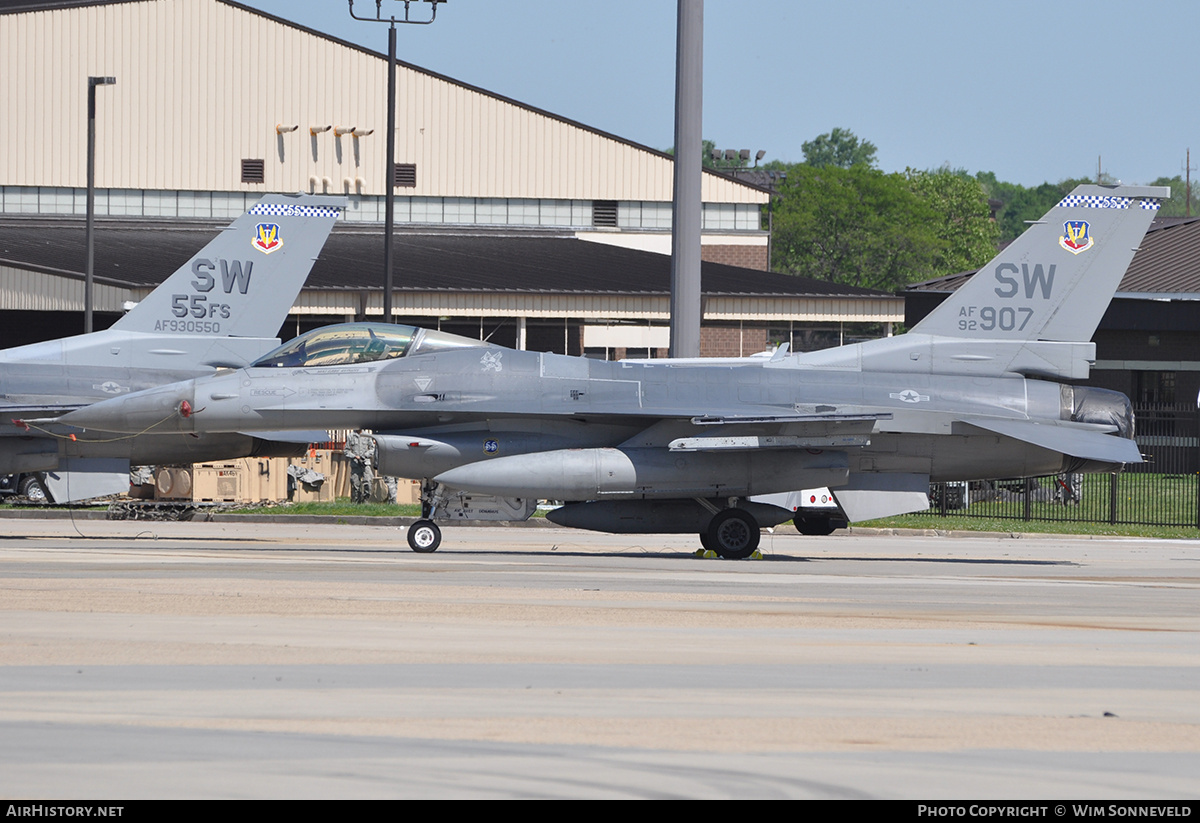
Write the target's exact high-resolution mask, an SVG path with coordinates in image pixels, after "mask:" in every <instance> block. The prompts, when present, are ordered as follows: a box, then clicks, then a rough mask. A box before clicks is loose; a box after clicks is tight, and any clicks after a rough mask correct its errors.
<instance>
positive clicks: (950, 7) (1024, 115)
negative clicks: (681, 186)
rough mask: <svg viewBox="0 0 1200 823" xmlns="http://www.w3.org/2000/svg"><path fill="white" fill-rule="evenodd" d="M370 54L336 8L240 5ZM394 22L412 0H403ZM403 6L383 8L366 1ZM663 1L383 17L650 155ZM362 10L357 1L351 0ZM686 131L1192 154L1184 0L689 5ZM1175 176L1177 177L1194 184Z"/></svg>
mask: <svg viewBox="0 0 1200 823" xmlns="http://www.w3.org/2000/svg"><path fill="white" fill-rule="evenodd" d="M241 2H244V3H245V4H246V5H249V6H253V7H255V8H259V9H262V10H263V11H266V12H269V13H271V14H274V15H277V16H279V17H283V18H285V19H288V20H293V21H295V22H297V23H300V24H301V25H305V26H308V27H311V28H314V29H319V30H321V31H324V32H327V33H329V34H331V35H333V36H335V37H339V38H342V39H345V40H350V41H353V42H356V43H359V44H361V45H363V46H366V47H368V48H372V49H375V50H378V51H380V52H386V50H387V29H386V26H383V25H379V24H372V23H362V22H357V21H354V20H352V19H351V18H350V15H349V12H348V5H347V2H346V0H241ZM412 5H413V14H414V16H423V15H426V14H427V9H428V5H427V4H425V3H419V2H413V4H412ZM402 7H403V4H402V3H400V2H397V1H396V0H384V10H385V12H386V11H388V10H389V9H396V10H399V9H401V8H402ZM675 8H676V4H675V2H674V0H604V2H580V0H503V1H502V0H449V2H448V3H446V4H444V5H441V6H439V10H438V18H437V21H436V22H435V23H434V24H433V25H431V26H403V27H400V28H399V29H398V56H399V57H400V59H402V60H406V61H408V62H411V63H415V64H416V65H419V66H422V67H425V68H427V69H430V70H432V71H436V72H439V73H441V74H445V75H448V76H450V77H453V78H455V79H457V80H461V81H463V82H466V83H470V84H472V85H476V86H480V87H482V88H485V89H488V90H490V91H493V92H496V93H498V94H502V95H505V96H507V97H511V98H514V99H516V100H520V101H522V102H524V103H528V104H530V105H533V106H536V107H538V108H542V109H546V110H548V111H551V112H554V113H556V114H559V115H562V116H564V117H568V118H570V119H572V120H577V121H579V122H581V123H584V124H586V125H589V126H592V127H594V128H598V129H601V130H604V131H607V132H612V133H614V134H618V135H620V136H622V137H625V138H627V139H630V140H634V141H637V142H639V143H644V144H646V145H649V146H652V147H654V148H660V149H665V148H667V147H669V146H670V145H671V142H672V137H673V108H674V85H675V75H674V59H675ZM355 10H356V12H357V13H359V14H360V15H366V14H370V15H373V14H374V11H375V3H374V0H356V2H355ZM704 28H705V41H704V136H705V137H706V138H707V139H711V140H713V141H715V142H716V144H717V146H718V147H720V148H734V149H742V148H746V149H750V150H751V151H757V150H758V149H765V150H766V152H767V157H768V158H777V159H781V160H787V161H798V160H802V159H803V152H802V151H801V144H802V143H804V142H805V141H806V140H810V139H812V138H813V137H815V136H817V135H818V134H821V133H824V132H828V131H829V130H831V129H832V128H834V127H835V126H840V127H843V128H849V129H850V130H852V131H853V132H855V133H856V134H857V135H859V136H860V137H862V138H865V139H868V140H870V141H872V142H873V143H875V145H876V146H877V147H878V149H879V154H878V159H879V165H880V167H881V168H883V169H884V170H885V171H902V170H903V169H904V168H905V167H907V166H912V167H915V168H934V167H938V166H942V165H944V164H949V165H950V166H953V167H956V168H957V167H964V168H966V169H968V170H969V171H972V172H975V171H980V170H987V171H994V172H995V173H996V175H997V176H998V177H999V178H1000V179H1002V180H1008V181H1011V182H1015V183H1021V184H1024V185H1037V184H1039V183H1041V182H1044V181H1047V180H1049V181H1057V180H1060V179H1062V178H1065V177H1085V176H1092V175H1094V174H1095V173H1096V167H1097V160H1098V159H1099V160H1100V161H1101V162H1102V167H1103V169H1104V171H1105V172H1107V173H1109V174H1111V175H1113V176H1115V177H1116V178H1118V179H1120V180H1122V181H1123V182H1126V183H1148V182H1150V181H1151V180H1153V179H1154V178H1156V177H1159V176H1160V175H1165V176H1173V175H1176V174H1182V173H1183V166H1184V153H1185V151H1186V150H1187V149H1188V147H1189V146H1190V147H1191V148H1193V149H1195V151H1194V153H1193V157H1192V165H1193V166H1200V107H1198V106H1197V103H1196V100H1195V85H1194V84H1195V77H1196V72H1195V68H1196V65H1197V60H1196V42H1197V34H1198V32H1200V2H1196V0H1158V2H1155V3H1137V2H1133V1H1132V0H1037V1H1036V2H1035V1H1034V0H1005V2H979V1H978V0H923V2H917V1H916V0H914V1H913V2H907V1H906V0H891V1H890V2H884V1H883V0H838V2H821V3H814V2H799V1H798V0H737V2H735V0H706V2H705V9H704ZM1197 174H1200V173H1197V172H1193V176H1194V177H1195V176H1197Z"/></svg>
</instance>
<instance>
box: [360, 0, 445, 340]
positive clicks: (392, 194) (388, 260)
mask: <svg viewBox="0 0 1200 823" xmlns="http://www.w3.org/2000/svg"><path fill="white" fill-rule="evenodd" d="M396 1H397V2H402V3H404V18H403V19H397V18H396V16H395V15H391V16H389V17H384V16H383V0H375V16H374V17H359V16H358V15H357V14H355V13H354V0H347V2H348V3H349V4H350V16H351V17H353V18H354V19H355V20H364V21H366V22H368V23H387V24H388V89H387V97H388V99H387V113H388V124H387V179H386V180H385V181H384V184H383V186H384V188H383V190H384V216H383V234H384V238H383V321H384V322H385V323H390V322H392V230H393V229H394V227H395V225H396V24H397V23H410V24H414V25H420V26H427V25H429V24H430V23H432V22H433V21H434V20H436V19H437V7H438V3H445V2H446V0H424V2H426V3H428V4H429V5H430V6H431V10H430V11H431V13H430V15H429V19H428V20H412V19H410V17H409V6H411V5H412V3H413V0H396Z"/></svg>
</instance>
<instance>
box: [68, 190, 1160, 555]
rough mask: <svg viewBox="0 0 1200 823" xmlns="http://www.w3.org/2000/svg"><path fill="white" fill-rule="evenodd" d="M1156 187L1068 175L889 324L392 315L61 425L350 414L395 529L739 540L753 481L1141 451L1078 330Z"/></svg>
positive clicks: (343, 419) (852, 484)
mask: <svg viewBox="0 0 1200 823" xmlns="http://www.w3.org/2000/svg"><path fill="white" fill-rule="evenodd" d="M1169 194H1170V192H1169V190H1168V189H1166V188H1161V187H1153V188H1152V187H1100V186H1081V187H1079V188H1078V189H1076V190H1075V191H1074V192H1072V193H1071V195H1069V196H1068V197H1066V198H1065V199H1064V200H1063V201H1062V202H1060V203H1059V204H1058V205H1056V206H1055V207H1054V208H1053V209H1051V210H1050V212H1049V213H1048V214H1047V215H1046V216H1045V217H1044V218H1043V219H1042V220H1041V221H1039V222H1037V223H1036V224H1034V225H1033V226H1032V227H1031V228H1030V229H1029V230H1028V231H1026V232H1025V234H1024V235H1022V236H1021V237H1020V238H1019V239H1018V240H1017V241H1016V242H1014V243H1013V244H1011V245H1010V246H1009V247H1008V248H1007V249H1005V250H1004V251H1003V252H1002V253H1001V254H1000V255H999V256H997V257H996V258H995V259H994V260H993V261H992V262H991V263H989V264H988V265H987V266H985V267H984V268H983V269H981V270H980V272H979V273H978V274H977V275H976V276H975V277H973V278H972V279H971V281H970V282H968V283H967V284H966V285H964V286H963V287H962V288H961V289H959V290H958V292H956V293H955V294H954V295H953V296H951V297H950V298H949V299H948V300H946V301H945V302H944V303H943V304H942V305H941V306H939V307H938V308H937V309H936V310H935V311H934V312H932V313H931V314H930V315H929V316H928V317H926V318H925V319H924V320H922V321H921V322H920V323H918V324H917V325H916V326H915V327H914V328H913V329H912V330H911V331H910V332H909V333H908V334H904V335H900V336H896V337H891V338H885V339H880V340H872V341H868V342H865V343H859V344H855V345H849V346H842V347H838V348H834V349H827V350H824V351H818V352H812V353H805V354H799V353H796V354H792V353H787V352H786V351H780V352H777V353H776V354H775V356H773V357H769V358H747V359H745V360H736V361H721V362H719V363H717V364H707V363H705V362H704V361H703V360H689V361H679V360H676V361H672V360H662V361H640V362H633V361H625V362H615V363H613V362H604V361H596V360H589V359H585V358H580V357H566V356H562V355H554V354H540V353H536V352H528V351H515V350H512V349H506V348H500V347H497V346H491V345H487V344H485V343H482V342H479V341H475V340H468V339H465V338H459V337H453V336H451V335H446V334H441V333H439V332H435V331H428V330H422V329H417V328H413V327H403V326H370V325H348V326H335V327H330V328H327V329H322V330H318V331H316V332H313V333H310V334H308V335H303V336H301V337H299V338H297V339H295V340H293V341H292V342H290V343H288V344H286V345H284V346H283V347H281V348H280V349H278V350H277V351H275V352H272V353H270V354H268V355H267V356H265V357H263V358H262V359H260V360H259V361H258V362H256V363H255V364H254V365H253V366H252V367H250V368H248V369H241V370H238V371H236V372H232V373H229V374H226V375H219V376H215V377H209V378H204V379H201V380H197V381H189V382H185V383H180V384H176V385H172V386H166V387H162V388H159V389H155V390H151V391H149V392H145V393H143V394H140V395H131V396H129V397H124V398H117V399H114V400H109V401H106V402H104V403H100V404H96V405H94V406H91V407H89V408H87V409H83V410H81V411H78V412H73V413H71V414H69V415H66V416H65V417H63V418H62V420H61V421H60V423H62V424H70V425H74V426H80V427H84V428H87V429H93V428H95V429H101V430H105V431H121V432H141V431H144V430H147V429H151V428H152V429H153V430H155V431H164V430H170V431H175V432H180V433H193V432H245V431H255V430H279V429H290V428H311V427H314V426H315V427H328V428H341V429H349V428H369V429H372V430H374V431H375V432H377V434H376V440H377V442H378V463H379V471H380V472H382V473H384V474H394V475H399V476H402V477H410V478H414V479H421V480H422V481H423V486H422V488H423V503H424V506H423V508H424V512H425V514H424V517H423V519H422V520H421V521H419V522H418V523H417V524H415V525H414V526H413V527H412V528H410V529H409V531H408V542H409V544H410V546H411V547H412V548H413V549H415V550H417V551H433V550H435V549H436V548H437V547H438V544H439V542H440V540H441V533H440V529H439V527H438V525H437V524H436V522H435V521H439V520H440V521H442V522H446V521H448V520H449V521H452V520H455V519H464V518H467V517H481V518H493V519H500V518H521V517H527V516H528V515H529V514H530V513H531V512H532V511H533V505H534V502H535V501H536V500H537V499H539V498H541V499H551V500H558V501H563V502H564V505H563V506H562V507H561V508H559V509H557V510H555V511H554V512H551V513H550V515H549V517H550V519H551V520H553V521H555V522H557V523H560V524H563V525H568V526H575V527H580V528H585V529H596V530H601V531H608V532H615V533H671V532H692V533H698V534H699V535H700V540H701V543H702V544H703V545H704V546H706V547H708V548H711V549H712V550H714V551H715V552H716V553H717V554H719V555H721V556H724V557H734V558H736V557H746V556H749V555H750V554H751V553H752V552H753V551H754V549H755V548H756V546H757V544H758V540H759V530H760V527H762V526H771V525H776V524H779V523H782V522H784V521H785V520H787V519H790V518H791V517H792V516H793V512H792V511H791V510H790V509H788V508H785V507H782V506H778V505H773V504H772V503H770V502H764V501H762V500H760V499H751V498H756V497H757V496H761V495H772V494H780V493H785V492H790V491H794V490H797V489H803V488H811V487H822V486H827V487H830V488H832V489H833V490H834V494H835V496H836V497H837V500H838V502H839V503H840V505H841V508H842V509H843V510H844V511H845V512H846V514H847V516H848V517H849V519H851V520H860V519H865V518H871V517H878V516H882V515H886V514H894V513H900V512H905V511H913V510H916V509H921V508H925V507H927V506H928V498H927V492H928V488H929V483H930V481H959V480H974V479H984V478H995V477H1021V476H1033V475H1041V474H1051V473H1057V472H1064V471H1070V472H1078V471H1097V470H1103V471H1108V470H1112V469H1114V468H1119V467H1120V466H1121V465H1122V464H1125V463H1134V462H1139V461H1140V460H1141V456H1140V454H1139V453H1138V448H1137V445H1136V444H1135V443H1134V442H1133V439H1132V438H1133V416H1132V412H1131V409H1130V403H1129V400H1128V398H1126V397H1125V395H1123V394H1120V393H1117V392H1112V391H1106V390H1101V389H1092V388H1084V387H1080V386H1075V385H1071V384H1070V383H1067V382H1059V381H1075V380H1080V379H1082V378H1085V377H1087V375H1088V370H1089V366H1090V364H1091V363H1092V362H1093V361H1094V359H1095V345H1094V344H1092V343H1090V342H1088V341H1089V340H1090V338H1091V336H1092V333H1093V331H1094V330H1095V328H1096V325H1097V324H1098V323H1099V321H1100V317H1101V315H1102V314H1103V312H1104V310H1105V308H1106V307H1107V306H1108V303H1109V301H1110V299H1111V297H1112V295H1113V293H1114V292H1115V290H1116V287H1117V285H1118V283H1119V282H1120V280H1121V277H1122V275H1123V274H1124V272H1125V270H1126V268H1127V267H1128V265H1129V262H1130V260H1131V259H1132V257H1133V254H1134V251H1135V250H1136V249H1137V246H1138V244H1139V242H1140V241H1141V238H1142V236H1143V234H1144V233H1145V231H1146V229H1147V228H1148V227H1149V225H1150V222H1151V220H1152V219H1153V217H1154V215H1155V210H1156V209H1157V207H1158V200H1159V199H1160V198H1164V197H1167V196H1169Z"/></svg>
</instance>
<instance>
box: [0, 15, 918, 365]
mask: <svg viewBox="0 0 1200 823" xmlns="http://www.w3.org/2000/svg"><path fill="white" fill-rule="evenodd" d="M333 5H336V4H333ZM332 13H338V14H344V13H345V9H344V8H342V7H341V6H337V8H336V9H333V8H331V14H332ZM0 76H3V77H4V78H6V82H5V83H4V84H3V89H4V90H3V92H2V93H3V98H2V99H0V111H3V113H4V118H5V121H6V122H8V123H10V124H11V123H19V124H21V125H20V128H10V129H7V130H6V134H5V136H4V137H3V138H2V140H3V151H0V312H3V313H4V314H6V315H8V316H9V318H10V319H11V320H13V322H12V323H10V324H9V325H10V328H11V329H12V330H13V331H12V332H11V333H10V334H11V335H12V336H11V337H10V339H7V340H0V345H14V344H17V343H22V342H27V341H28V339H31V338H32V339H40V338H44V337H50V336H56V335H57V334H60V333H61V334H69V333H73V332H76V331H78V330H79V326H78V325H76V324H77V319H76V317H77V313H78V312H80V311H81V310H82V290H83V289H82V283H81V281H80V274H79V273H80V272H81V271H82V269H83V266H84V258H83V253H82V219H81V218H82V215H83V213H84V208H85V206H84V203H85V186H86V156H85V155H86V133H87V112H86V99H87V78H88V77H89V76H112V77H115V78H116V84H115V85H113V86H105V87H101V88H98V89H97V117H96V124H97V125H96V134H97V162H96V167H97V172H96V185H97V189H98V194H97V200H96V203H97V215H98V221H97V233H96V243H97V257H96V267H95V272H96V279H97V283H98V284H99V285H98V289H97V300H98V301H100V302H99V303H98V305H97V306H96V311H98V312H107V313H109V314H108V317H109V318H110V319H111V318H115V317H116V316H117V315H118V313H119V312H120V310H121V306H122V304H123V303H124V302H126V301H130V300H137V299H139V298H140V297H141V296H142V295H144V294H145V293H146V292H147V291H148V290H149V289H150V288H152V287H153V286H154V285H155V284H156V283H157V282H158V281H160V280H161V279H163V278H165V276H166V275H167V274H169V273H170V271H172V270H173V268H174V265H177V263H173V261H176V260H179V256H180V255H182V260H186V259H187V256H188V254H189V253H190V251H194V249H196V248H199V247H200V246H201V245H203V243H204V242H205V241H206V240H207V238H208V237H209V236H211V234H212V233H213V232H214V231H215V230H217V229H218V228H219V227H220V226H223V225H225V224H226V223H227V222H228V221H229V220H231V219H232V218H233V217H234V216H236V215H238V214H240V213H241V212H242V211H244V210H245V209H246V208H247V207H248V206H249V205H251V204H253V203H254V202H255V201H256V200H257V199H258V197H260V196H261V195H262V194H264V193H268V192H290V191H308V192H320V193H339V194H344V195H346V196H347V197H348V198H349V207H348V210H347V214H346V217H345V220H344V222H343V223H342V224H341V225H339V227H338V228H337V229H335V231H334V234H333V235H332V236H331V238H330V241H329V243H328V245H327V246H326V250H325V252H324V253H323V254H322V258H321V260H320V261H318V264H317V266H316V267H315V268H314V271H313V275H312V276H311V277H310V280H309V284H308V286H307V287H306V289H305V290H304V292H303V293H302V295H301V297H300V299H299V301H298V302H297V304H296V306H295V307H294V313H293V315H292V317H291V318H290V319H289V326H291V328H289V327H285V329H284V331H283V332H281V334H283V335H284V336H291V334H292V333H293V332H294V331H295V330H302V329H306V328H310V327H312V326H315V325H320V324H323V323H328V322H338V321H342V320H345V319H355V318H369V317H372V316H374V317H379V316H380V315H381V312H382V308H381V307H382V291H381V288H380V286H379V285H378V284H380V283H381V282H382V246H383V236H382V222H383V211H384V207H383V201H384V191H383V186H384V183H385V180H384V177H385V168H386V158H385V146H386V135H385V130H386V121H387V109H386V100H385V98H386V83H387V62H386V58H385V57H383V56H381V55H379V54H377V53H375V52H373V51H370V50H366V49H363V48H361V47H359V46H357V45H354V44H351V43H348V42H344V41H341V40H337V39H334V38H331V37H328V36H326V35H324V34H322V33H321V32H318V31H314V30H312V29H308V28H304V27H301V26H297V25H295V24H293V23H290V22H288V21H286V20H283V19H280V18H277V17H273V16H271V15H267V14H264V13H262V12H259V11H257V10H254V9H251V8H249V7H246V6H243V5H241V4H239V3H237V2H233V0H57V1H55V0H40V2H39V1H38V0H0ZM396 105H397V124H398V125H397V131H396V162H397V164H398V167H397V173H396V177H395V179H394V180H393V181H391V182H392V185H393V186H394V187H395V192H396V222H397V241H396V248H397V252H396V278H395V280H396V288H397V292H396V294H395V298H394V304H393V305H394V314H395V316H394V317H393V319H394V320H395V321H397V322H409V323H416V324H419V325H425V326H432V325H437V326H440V327H442V328H445V329H447V330H451V331H455V332H457V333H470V334H476V333H477V334H482V335H485V336H488V335H491V339H493V340H494V341H495V342H498V343H502V344H506V345H517V346H524V345H528V346H529V347H536V348H543V349H546V350H559V351H564V350H565V351H570V352H572V353H587V354H592V355H595V356H610V357H611V356H623V355H626V354H629V355H635V356H636V355H644V354H649V355H653V354H655V353H656V352H657V351H658V350H664V353H665V348H666V346H667V341H668V325H667V324H668V322H669V318H668V305H669V301H668V291H669V258H668V257H667V255H668V254H669V251H670V241H671V235H670V227H671V202H670V201H671V191H672V159H671V157H670V156H669V155H668V154H665V153H663V152H661V151H658V150H655V149H652V148H649V147H646V146H642V145H638V144H635V143H632V142H630V141H628V140H625V139H622V138H620V137H618V136H616V135H612V134H608V133H605V132H602V131H599V130H596V129H593V128H590V127H588V126H585V125H583V124H580V123H577V122H573V121H571V120H567V119H565V118H562V117H559V116H557V115H554V114H552V113H550V112H546V111H542V110H539V109H536V108H533V107H530V106H527V105H524V104H522V103H520V102H518V101H515V100H511V99H508V98H505V97H503V96H500V95H497V94H494V93H491V92H489V91H486V90H484V89H480V88H477V87H473V86H469V85H466V84H463V83H460V82H457V81H455V80H452V79H450V78H448V77H444V76H442V75H438V74H435V73H432V72H429V71H426V70H424V69H421V68H419V67H417V66H413V65H410V64H405V63H401V64H400V65H399V66H398V69H397V94H396ZM768 197H769V192H768V191H767V190H766V189H763V188H761V187H759V186H755V185H751V184H748V183H745V182H742V181H739V180H737V179H735V178H733V177H731V176H727V175H723V174H719V173H715V172H711V171H709V172H706V173H705V175H704V181H703V187H702V198H703V201H704V206H703V239H702V242H703V255H702V256H703V258H704V260H705V261H706V262H705V263H704V266H703V295H704V297H703V299H704V321H703V322H704V329H703V332H702V338H701V345H702V350H703V351H704V353H706V354H722V355H730V354H732V355H737V354H749V353H751V352H753V351H758V350H761V349H762V348H764V347H765V346H766V345H767V344H768V343H769V342H783V341H785V340H788V341H792V343H793V346H794V347H795V348H811V347H814V346H820V345H828V344H831V343H832V344H836V343H837V342H839V340H841V339H844V335H845V334H847V333H851V334H853V333H854V331H855V329H857V328H860V327H859V326H857V324H872V327H873V328H876V329H882V328H885V327H887V325H888V324H890V323H892V322H897V321H899V320H900V319H901V318H902V315H903V310H902V300H901V299H900V298H897V297H894V296H892V295H887V294H882V293H879V292H873V291H868V290H865V289H854V288H850V287H840V286H832V285H830V284H825V283H818V282H814V281H809V280H805V279H802V278H793V277H786V276H782V275H776V274H772V273H770V272H768V271H765V270H766V269H767V268H768V248H769V245H768V241H769V237H768V234H767V232H766V231H764V230H763V228H762V226H763V220H762V217H761V210H762V207H763V206H764V205H765V204H766V203H767V201H768ZM180 262H182V261H180ZM31 311H36V312H45V313H47V314H43V315H40V316H39V317H38V318H37V320H36V321H31V320H30V319H29V318H30V316H29V314H28V313H29V312H31ZM97 317H98V321H97V326H98V327H103V325H105V321H104V320H102V319H101V318H102V317H103V315H97ZM21 318H24V320H22V319H21ZM72 326H74V327H73V328H72Z"/></svg>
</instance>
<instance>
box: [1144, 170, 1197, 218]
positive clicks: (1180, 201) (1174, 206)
mask: <svg viewBox="0 0 1200 823" xmlns="http://www.w3.org/2000/svg"><path fill="white" fill-rule="evenodd" d="M1150 185H1151V186H1170V187H1171V199H1170V200H1164V201H1163V202H1162V205H1161V206H1160V207H1159V209H1158V216H1159V217H1188V216H1189V214H1188V211H1189V210H1188V207H1187V206H1188V204H1187V196H1188V191H1187V190H1188V184H1187V181H1185V180H1184V179H1183V176H1182V175H1179V174H1177V175H1175V176H1174V177H1160V178H1158V179H1157V180H1155V181H1154V182H1153V183H1151V184H1150ZM1197 188H1200V183H1198V182H1197V181H1195V180H1193V181H1192V191H1191V195H1192V207H1191V210H1190V211H1191V214H1190V216H1191V217H1200V192H1198V191H1196V189H1197Z"/></svg>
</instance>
